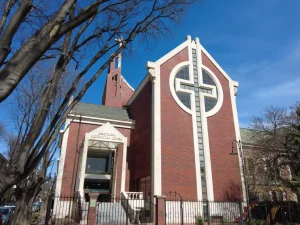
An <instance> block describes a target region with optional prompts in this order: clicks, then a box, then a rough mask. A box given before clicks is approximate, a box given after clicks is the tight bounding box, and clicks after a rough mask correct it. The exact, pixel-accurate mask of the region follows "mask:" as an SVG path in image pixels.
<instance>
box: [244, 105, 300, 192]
mask: <svg viewBox="0 0 300 225" xmlns="http://www.w3.org/2000/svg"><path fill="white" fill-rule="evenodd" d="M297 107H299V103H297V104H296V106H295V107H292V108H291V109H289V110H288V109H285V108H280V107H273V106H270V107H267V108H266V109H265V110H264V111H263V112H262V113H261V116H255V117H253V122H252V125H251V127H252V128H253V129H255V130H256V131H255V132H254V133H253V138H254V139H255V140H256V146H254V148H253V149H252V150H251V151H252V153H250V154H248V156H249V157H250V158H252V160H253V162H252V164H253V165H252V166H251V167H252V169H250V170H248V180H249V181H250V184H251V185H252V186H251V185H250V188H252V191H255V189H257V188H259V189H265V191H266V192H269V191H270V190H272V189H271V187H273V188H274V187H278V190H279V189H281V187H287V188H290V189H291V190H292V191H293V192H294V193H296V194H297V195H298V198H299V188H300V186H299V184H298V185H297V184H296V185H295V184H294V183H293V181H294V177H299V175H300V163H299V160H298V159H299V157H300V146H299V144H298V143H297V142H295V139H294V134H295V131H296V130H295V125H298V126H299V124H300V116H297V114H296V108H297ZM248 167H249V163H248Z"/></svg>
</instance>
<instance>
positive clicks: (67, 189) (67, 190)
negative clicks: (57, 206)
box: [61, 122, 131, 195]
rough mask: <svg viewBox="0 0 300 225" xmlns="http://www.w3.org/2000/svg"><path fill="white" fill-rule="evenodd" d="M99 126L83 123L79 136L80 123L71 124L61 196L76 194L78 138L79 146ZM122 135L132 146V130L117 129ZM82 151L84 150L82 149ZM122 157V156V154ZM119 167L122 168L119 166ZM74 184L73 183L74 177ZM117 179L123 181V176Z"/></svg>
mask: <svg viewBox="0 0 300 225" xmlns="http://www.w3.org/2000/svg"><path fill="white" fill-rule="evenodd" d="M98 127H99V125H93V124H84V123H82V124H81V126H80V132H79V135H78V130H79V123H76V122H71V124H70V128H69V129H70V131H69V138H68V142H67V150H66V158H65V164H64V171H63V179H62V187H61V195H72V194H73V192H74V186H75V183H76V177H77V163H78V159H79V155H78V154H77V152H76V141H77V136H78V146H80V145H81V143H82V142H83V140H84V136H85V133H88V132H91V131H93V130H95V129H96V128H98ZM116 129H117V130H118V131H119V132H120V133H122V135H124V136H126V137H127V139H128V143H127V145H128V147H129V146H130V134H131V130H130V129H125V128H116ZM81 149H82V148H81ZM120 155H122V154H120ZM118 167H120V166H119V165H118ZM73 176H74V178H73V182H72V177H73ZM117 177H118V178H119V179H121V174H118V175H117Z"/></svg>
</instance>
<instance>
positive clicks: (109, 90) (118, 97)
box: [102, 53, 134, 107]
mask: <svg viewBox="0 0 300 225" xmlns="http://www.w3.org/2000/svg"><path fill="white" fill-rule="evenodd" d="M121 64H122V53H120V54H119V55H118V56H116V57H115V58H114V59H113V60H112V62H111V63H110V65H109V68H108V74H107V77H106V83H105V88H104V92H103V96H102V104H103V105H106V106H114V107H123V106H124V105H126V103H127V101H128V100H129V98H130V97H131V96H132V94H133V93H134V89H133V88H132V87H131V86H130V85H129V84H128V82H127V81H126V80H125V79H124V77H123V76H122V74H121V68H122V67H121Z"/></svg>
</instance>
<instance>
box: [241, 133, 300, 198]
mask: <svg viewBox="0 0 300 225" xmlns="http://www.w3.org/2000/svg"><path fill="white" fill-rule="evenodd" d="M240 132H241V141H242V144H243V152H244V157H245V168H246V174H247V182H248V189H249V198H250V200H261V201H262V200H269V201H296V199H297V196H296V195H295V194H294V193H293V192H292V191H291V190H290V188H288V187H286V186H285V185H284V184H283V183H282V182H281V181H280V179H278V176H281V177H282V178H285V179H291V178H292V177H291V171H290V168H289V167H288V166H285V167H282V168H280V169H279V172H280V173H279V174H278V172H277V171H276V170H277V168H278V166H277V162H276V160H274V158H275V157H274V156H275V154H276V153H277V152H276V150H274V152H272V151H264V149H263V148H262V147H261V146H260V145H259V144H258V143H259V140H258V138H259V137H260V135H263V134H260V133H258V131H256V130H252V129H246V128H241V129H240Z"/></svg>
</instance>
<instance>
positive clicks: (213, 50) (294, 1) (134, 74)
mask: <svg viewBox="0 0 300 225" xmlns="http://www.w3.org/2000/svg"><path fill="white" fill-rule="evenodd" d="M299 11H300V1H299V0H288V1H287V0H286V1H283V0H251V1H249V0H248V1H246V0H230V1H229V0H227V1H224V0H202V2H201V3H198V4H195V5H193V6H192V7H190V9H189V10H188V12H187V13H186V14H185V16H184V17H183V19H182V21H181V23H179V24H177V25H176V26H172V27H171V30H172V32H173V34H172V36H171V37H168V38H161V39H159V40H156V41H155V42H154V43H150V45H149V46H150V49H148V50H147V51H145V47H144V46H138V47H137V45H136V46H135V49H134V54H133V55H128V54H124V56H123V62H122V65H123V67H122V74H123V76H125V78H126V80H127V81H128V82H129V83H130V84H131V85H132V86H133V87H134V88H136V87H137V86H138V85H139V83H140V82H141V81H142V79H143V78H144V76H145V75H146V73H147V71H146V68H145V66H146V62H147V61H156V60H157V59H159V58H160V57H161V56H163V55H164V54H166V53H168V52H169V51H170V50H172V49H173V48H175V47H176V46H178V45H179V44H181V43H182V42H183V41H184V40H185V37H186V35H191V36H192V39H194V38H195V37H199V38H200V42H201V44H202V45H203V46H204V47H205V48H206V49H207V50H208V51H209V52H210V54H211V55H212V56H213V57H214V58H215V60H216V61H217V62H218V63H219V64H220V65H221V66H222V67H223V69H224V70H225V71H226V72H227V73H228V74H229V76H231V77H232V78H233V79H234V80H236V81H238V82H239V84H240V87H239V92H238V97H237V104H238V115H239V121H240V126H241V127H247V126H248V125H249V123H250V122H251V118H252V115H258V114H259V113H260V112H261V111H262V110H263V109H264V108H265V107H266V106H268V105H271V104H272V105H276V106H282V107H289V106H291V105H293V104H294V103H295V102H296V101H297V100H300V97H299V96H300V72H299V71H300V26H299V21H300V13H299ZM105 75H106V73H104V74H102V75H101V77H100V79H99V80H98V81H96V82H95V83H94V84H93V86H92V87H91V88H90V90H88V92H87V93H86V95H85V96H84V98H83V101H84V102H89V103H95V104H101V99H102V92H103V88H104V82H105ZM0 116H1V121H2V122H5V124H6V125H8V126H9V121H8V116H7V113H6V112H5V109H4V107H3V105H2V107H1V106H0ZM1 151H3V146H1V144H0V152H1Z"/></svg>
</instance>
